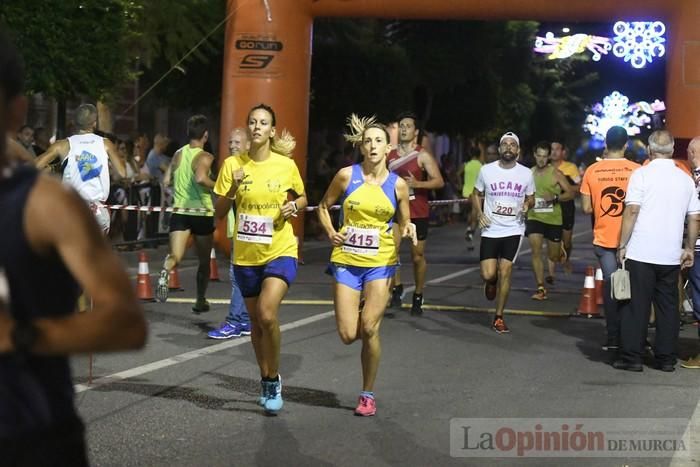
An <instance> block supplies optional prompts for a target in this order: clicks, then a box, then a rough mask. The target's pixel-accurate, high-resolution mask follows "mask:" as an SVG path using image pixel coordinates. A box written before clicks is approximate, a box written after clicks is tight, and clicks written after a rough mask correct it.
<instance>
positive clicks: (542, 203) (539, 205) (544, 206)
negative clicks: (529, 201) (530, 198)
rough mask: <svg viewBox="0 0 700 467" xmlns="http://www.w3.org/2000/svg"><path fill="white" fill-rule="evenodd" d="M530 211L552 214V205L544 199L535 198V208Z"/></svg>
mask: <svg viewBox="0 0 700 467" xmlns="http://www.w3.org/2000/svg"><path fill="white" fill-rule="evenodd" d="M532 210H533V211H534V212H538V213H547V212H554V203H553V202H552V201H547V200H546V199H544V198H535V207H534V208H532Z"/></svg>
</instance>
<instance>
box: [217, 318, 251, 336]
mask: <svg viewBox="0 0 700 467" xmlns="http://www.w3.org/2000/svg"><path fill="white" fill-rule="evenodd" d="M241 335H242V334H241V331H240V328H239V327H238V326H237V325H235V324H231V323H229V322H224V323H223V324H221V325H220V326H219V327H218V328H216V329H212V330H211V331H209V332H208V333H207V336H208V337H209V338H210V339H230V338H232V337H238V336H241ZM246 335H250V332H248V334H246Z"/></svg>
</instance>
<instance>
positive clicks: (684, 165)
mask: <svg viewBox="0 0 700 467" xmlns="http://www.w3.org/2000/svg"><path fill="white" fill-rule="evenodd" d="M648 163H649V159H647V160H645V161H644V163H643V164H642V165H647V164H648ZM673 163H674V164H676V167H678V168H679V169H681V170H682V171H683V172H685V173H687V174H688V175H689V176H690V177H691V178H693V180H695V178H694V177H693V172H692V171H691V170H690V164H689V163H688V161H685V160H683V159H673Z"/></svg>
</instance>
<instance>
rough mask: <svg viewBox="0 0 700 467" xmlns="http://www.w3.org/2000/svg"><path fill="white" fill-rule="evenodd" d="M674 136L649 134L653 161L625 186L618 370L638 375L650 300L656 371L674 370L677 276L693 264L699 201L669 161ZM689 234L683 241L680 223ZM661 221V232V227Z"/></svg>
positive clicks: (686, 178)
mask: <svg viewBox="0 0 700 467" xmlns="http://www.w3.org/2000/svg"><path fill="white" fill-rule="evenodd" d="M673 147H674V141H673V136H671V134H670V133H669V132H668V131H665V130H660V131H655V132H653V133H652V134H651V135H650V136H649V153H650V154H651V156H652V161H651V162H650V163H649V164H648V165H647V166H646V167H641V168H639V169H637V170H635V171H634V172H633V173H632V175H631V177H630V181H629V185H628V187H627V196H626V198H625V212H624V214H623V218H622V232H621V234H620V247H619V249H618V258H619V259H620V261H623V260H626V261H627V264H626V266H627V269H628V270H629V273H630V282H631V292H632V299H631V306H630V307H629V309H627V310H623V312H622V314H621V317H620V318H621V321H620V324H621V326H620V328H621V338H622V339H621V342H620V355H619V358H618V359H617V360H615V361H614V362H613V367H614V368H617V369H618V370H629V371H642V370H643V367H642V351H643V346H644V338H645V334H646V333H645V331H646V328H647V323H648V322H649V313H650V312H651V304H652V301H653V303H654V309H655V313H656V339H655V342H654V358H655V367H656V368H657V369H660V370H661V371H666V372H671V371H674V370H675V363H676V359H677V344H678V332H679V328H680V326H679V324H680V320H679V317H678V289H677V287H678V275H679V272H680V269H681V268H687V267H692V266H693V260H694V250H695V240H696V238H697V234H698V224H697V223H698V220H699V219H700V216H698V214H700V201H698V197H697V192H696V191H695V185H694V184H693V181H692V179H690V178H689V177H688V176H687V175H686V174H685V173H684V172H683V171H682V170H680V169H679V168H678V167H676V165H675V164H674V163H673V160H672V158H673ZM686 217H687V218H688V236H687V239H686V245H685V248H682V247H681V245H682V242H683V220H684V218H686ZM660 222H663V224H664V225H663V228H659V223H660Z"/></svg>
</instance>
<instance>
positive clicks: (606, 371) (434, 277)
mask: <svg viewBox="0 0 700 467" xmlns="http://www.w3.org/2000/svg"><path fill="white" fill-rule="evenodd" d="M589 227H590V223H589V222H587V221H586V219H584V218H579V219H578V225H577V227H576V243H575V247H574V254H573V258H574V273H573V274H572V275H569V276H567V275H564V274H563V273H562V272H561V271H559V273H558V277H557V281H556V283H555V286H554V287H553V288H551V290H550V298H549V300H547V301H545V302H535V301H533V300H531V299H530V295H531V294H532V293H533V292H534V290H533V288H534V280H533V278H532V270H531V266H530V255H529V254H527V251H526V252H525V254H522V255H521V256H520V258H519V260H518V262H517V263H516V269H515V271H514V280H513V289H514V290H513V292H512V294H511V298H510V301H509V306H508V309H509V310H514V311H517V310H521V311H522V310H524V311H526V312H547V313H551V314H553V315H562V316H559V317H552V316H541V315H537V314H536V313H535V314H528V315H508V316H507V319H506V321H507V323H508V325H509V326H510V328H511V331H512V332H511V333H510V334H507V335H498V334H496V333H495V332H493V331H492V330H491V329H490V324H491V320H492V315H491V314H487V313H486V310H487V309H488V308H490V307H492V306H493V303H492V302H488V301H487V300H486V299H485V298H484V297H483V294H482V290H481V287H480V285H481V281H480V278H479V271H478V243H477V248H476V249H475V250H474V251H468V250H467V244H466V243H465V241H464V239H463V237H462V235H463V226H461V225H459V226H445V227H440V228H435V229H432V230H431V233H430V238H429V240H430V242H429V245H428V249H427V258H428V262H429V267H428V278H429V280H430V281H431V282H429V286H428V287H427V288H426V291H425V301H426V305H427V306H426V308H427V309H426V311H425V313H424V315H423V316H422V317H419V318H416V317H411V316H410V315H409V313H408V310H407V309H404V310H401V311H394V312H392V313H390V314H389V315H387V316H386V318H385V320H384V321H383V323H382V327H381V336H382V362H381V366H380V370H379V375H378V378H377V385H376V388H375V393H376V398H377V399H376V400H377V407H378V409H377V410H378V411H377V415H376V416H375V417H370V418H361V417H355V416H353V412H352V411H353V409H354V407H355V405H356V402H357V396H358V393H359V390H360V389H361V372H360V344H359V343H355V344H354V345H351V346H345V345H343V344H342V343H341V341H340V339H339V338H338V336H337V333H336V329H335V321H334V319H333V313H332V308H333V307H332V305H330V304H329V303H330V302H329V301H328V300H330V299H331V292H330V283H331V281H330V278H329V277H328V276H326V275H325V274H323V269H324V267H325V263H326V261H327V259H328V256H329V249H328V247H327V246H326V245H325V244H324V243H316V242H311V243H308V244H307V245H306V246H305V250H304V251H305V252H304V261H305V264H304V265H303V266H300V268H299V277H298V279H297V282H296V283H295V284H294V286H293V287H292V288H291V290H290V292H289V294H288V296H287V299H288V300H289V301H296V302H294V303H292V304H285V305H283V307H282V309H281V311H280V319H281V323H282V325H283V334H282V357H281V369H280V372H281V375H282V377H283V382H284V390H283V395H284V400H285V405H284V409H283V410H282V412H280V414H279V415H278V416H276V417H271V416H266V415H265V414H264V413H263V411H262V409H261V408H260V407H258V406H257V405H256V403H255V399H256V397H257V394H258V391H259V375H258V371H257V365H256V363H255V358H254V355H253V350H252V347H251V345H250V342H249V339H248V338H239V339H232V340H227V341H213V340H210V339H207V337H206V331H208V330H209V329H211V328H212V327H214V326H216V325H217V324H218V323H219V322H221V321H222V320H223V318H224V316H225V314H226V310H227V305H226V304H225V303H226V300H227V299H228V297H229V293H230V289H229V284H228V282H226V279H227V277H228V266H227V262H226V260H225V258H219V274H220V276H221V278H222V279H223V280H224V281H223V282H220V283H214V284H212V285H211V287H210V290H209V293H208V296H209V297H211V298H212V299H219V300H217V302H218V303H216V304H214V306H213V307H212V310H211V311H210V312H208V313H204V314H194V313H192V312H191V309H190V308H191V303H187V301H188V299H190V300H191V299H192V298H193V297H194V291H193V288H194V260H193V259H192V258H187V259H186V260H185V262H184V264H183V267H182V269H181V271H180V276H181V280H182V282H183V285H184V287H185V289H186V290H185V291H184V292H177V293H174V294H172V295H171V298H173V299H180V300H181V302H175V301H169V302H168V303H166V304H159V303H148V304H146V305H145V308H146V314H147V317H148V321H149V323H150V340H149V343H148V345H147V347H146V349H145V350H143V351H141V352H136V353H127V354H114V355H98V356H96V357H94V359H93V369H92V372H93V375H92V384H91V385H90V386H88V385H87V384H86V382H87V379H88V358H87V357H79V358H75V359H74V360H73V368H74V377H75V381H76V385H77V386H76V387H77V390H78V393H77V396H76V403H77V405H78V407H79V411H80V414H81V415H82V417H83V419H84V421H85V423H86V426H87V437H88V444H89V454H90V459H91V462H92V464H93V465H96V466H165V465H167V466H244V465H260V466H278V465H280V466H282V465H283V466H331V465H339V466H388V465H402V466H443V465H445V466H448V465H475V466H476V465H478V466H490V465H499V466H500V465H505V466H523V465H525V466H550V465H551V466H555V465H556V466H559V465H576V466H579V465H580V466H624V465H630V466H632V465H633V466H637V465H643V466H656V465H659V466H667V465H689V466H690V465H700V461H699V460H700V446H698V444H697V442H696V441H693V442H691V443H689V445H688V446H687V449H690V450H691V452H690V454H688V451H686V454H687V456H686V457H681V458H679V459H676V460H675V461H672V459H671V458H670V456H671V455H672V452H671V453H669V452H661V453H660V454H661V455H663V456H665V457H659V458H636V457H634V453H630V454H629V455H628V454H623V455H624V456H626V457H619V458H611V457H607V458H596V457H585V456H589V455H590V452H582V451H574V450H571V451H570V453H569V454H567V455H566V457H560V458H554V459H546V458H532V457H528V456H523V457H521V458H508V457H496V455H495V454H493V452H495V451H489V450H484V449H465V448H467V447H473V445H474V444H475V443H477V438H476V435H475V433H477V432H478V428H479V427H484V426H486V425H485V423H488V422H494V423H506V422H507V420H506V419H514V418H517V419H521V418H527V419H530V420H526V421H524V422H522V421H521V422H522V423H525V424H526V425H527V426H534V424H535V423H537V422H539V421H542V420H543V419H566V420H571V421H575V420H577V419H582V418H583V419H605V420H603V421H602V422H601V421H600V420H598V422H600V423H607V422H608V421H610V420H613V419H629V418H633V419H652V420H639V422H638V423H637V422H635V421H623V422H622V423H623V424H624V426H625V427H628V428H629V430H630V431H629V433H631V436H635V434H638V433H639V432H640V431H643V430H644V429H647V428H648V427H649V426H650V425H655V424H656V423H657V422H658V423H661V422H662V421H663V420H665V419H680V420H675V423H676V424H680V425H681V432H682V431H683V429H686V425H688V423H689V421H690V422H691V423H690V428H688V429H687V433H688V434H689V435H697V433H696V432H695V430H694V429H693V426H696V425H694V424H697V417H695V418H691V417H693V414H694V413H695V411H696V407H697V406H698V401H699V399H700V391H699V390H698V376H699V375H700V372H698V371H696V370H683V369H679V370H678V371H676V372H675V373H662V372H660V371H656V370H654V369H652V368H649V367H647V368H645V371H644V372H642V373H630V372H624V371H618V370H614V369H613V368H612V367H610V366H609V365H608V364H607V362H608V360H609V354H607V353H606V352H604V351H602V350H601V349H600V345H601V343H602V342H603V340H604V322H603V320H602V319H585V318H579V317H568V316H566V315H569V314H570V313H573V312H574V311H575V309H576V308H577V305H578V302H579V299H580V292H581V287H582V285H583V271H584V269H585V267H586V266H587V265H593V264H594V257H593V253H592V247H591V245H590V242H591V233H590V229H589ZM525 247H527V244H525ZM165 253H166V251H165V248H164V247H161V248H159V249H158V250H149V255H150V260H151V261H150V263H151V272H152V273H153V276H154V281H155V273H156V272H157V270H158V265H159V264H160V263H161V261H162V257H163V256H164V255H165ZM122 256H123V258H124V261H125V262H126V264H127V266H128V268H129V270H130V272H131V273H133V274H135V272H136V267H137V263H136V255H135V254H134V253H122ZM402 257H403V261H404V267H403V277H404V282H405V283H406V284H407V285H410V284H411V283H412V273H411V269H410V257H409V255H408V250H407V249H405V250H404V251H403V254H402ZM409 301H410V294H407V295H406V298H405V300H404V303H406V304H408V303H409ZM650 338H651V339H652V340H653V332H651V333H650ZM698 351H700V344H699V343H698V339H697V330H696V328H695V327H693V326H691V325H686V326H685V329H683V330H682V332H681V353H682V355H683V356H686V355H689V354H692V353H695V352H698ZM698 412H700V411H698ZM699 417H700V415H699ZM458 419H489V420H486V421H484V420H481V421H479V420H466V421H465V420H458ZM451 421H452V426H453V429H452V434H453V436H454V437H455V439H454V440H453V442H452V444H451V437H450V434H451ZM613 422H614V420H613V421H610V423H613ZM514 423H516V425H512V426H525V425H517V423H518V421H516V422H514ZM586 423H588V425H587V426H586V427H585V428H583V429H582V431H587V430H586V428H587V427H588V426H594V424H595V423H596V422H595V421H593V422H590V421H586ZM670 423H674V421H673V420H672V421H671V422H670ZM465 426H471V427H472V428H471V430H472V431H471V432H469V434H470V435H471V438H469V439H465V438H466V437H465V436H464V434H465V430H464V427H465ZM606 426H607V425H606ZM572 430H573V427H572ZM451 448H452V449H451ZM455 454H466V455H467V456H469V457H453V456H454V455H455ZM679 454H682V453H679ZM476 455H479V456H484V457H474V456H476ZM677 455H678V454H677ZM672 462H674V463H673V464H672Z"/></svg>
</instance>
